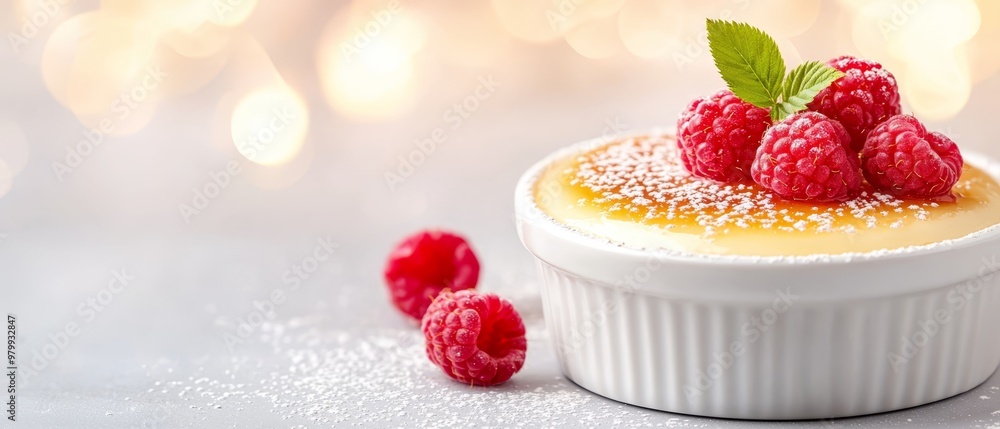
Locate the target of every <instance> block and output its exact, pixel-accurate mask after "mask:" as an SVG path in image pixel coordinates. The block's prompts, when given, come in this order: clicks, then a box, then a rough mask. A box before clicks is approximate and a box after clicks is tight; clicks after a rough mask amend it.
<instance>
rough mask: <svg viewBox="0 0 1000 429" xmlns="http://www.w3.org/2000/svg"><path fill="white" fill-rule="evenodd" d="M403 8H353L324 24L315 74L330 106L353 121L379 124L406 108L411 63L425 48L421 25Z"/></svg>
mask: <svg viewBox="0 0 1000 429" xmlns="http://www.w3.org/2000/svg"><path fill="white" fill-rule="evenodd" d="M408 7H412V6H411V5H410V4H403V6H399V7H398V8H395V9H391V8H389V7H387V6H384V5H381V4H379V3H373V4H365V5H363V6H357V7H354V8H352V9H350V10H349V11H347V12H346V13H344V14H342V15H340V16H337V17H335V18H334V19H333V20H331V21H330V23H328V24H327V26H326V29H325V30H324V32H323V36H322V37H321V39H320V42H319V45H318V48H317V54H316V59H317V64H318V65H317V71H318V74H319V78H320V82H321V84H322V86H323V91H324V94H325V95H326V99H327V101H328V102H329V104H330V106H331V107H333V108H334V109H335V110H337V111H338V112H340V113H342V114H345V115H347V116H350V117H352V118H355V119H362V120H380V119H386V118H390V117H392V116H394V115H395V114H397V113H399V112H400V111H402V110H403V109H404V108H406V107H407V106H408V103H409V102H410V101H411V97H412V95H413V90H414V86H413V78H414V74H415V73H414V63H413V57H414V55H416V54H417V53H418V52H419V51H420V50H421V49H422V48H423V46H424V43H425V41H426V37H427V30H426V28H425V27H424V24H423V23H422V22H421V21H420V19H419V18H418V17H416V16H415V15H414V14H413V13H412V12H410V11H409V10H408V9H407V8H408Z"/></svg>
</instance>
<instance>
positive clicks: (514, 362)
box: [421, 290, 528, 386]
mask: <svg viewBox="0 0 1000 429" xmlns="http://www.w3.org/2000/svg"><path fill="white" fill-rule="evenodd" d="M421 329H422V330H423V332H424V338H425V340H426V341H427V343H426V345H427V357H428V358H430V360H431V362H434V364H435V365H437V366H439V367H441V369H442V370H444V372H445V373H446V374H448V376H450V377H451V378H454V379H455V380H458V381H461V382H463V383H469V384H474V385H480V386H493V385H496V384H500V383H503V382H505V381H507V380H508V379H510V377H511V376H512V375H514V373H516V372H518V371H520V370H521V366H522V365H524V355H525V352H526V351H527V348H528V342H527V340H526V339H525V338H524V323H523V322H522V321H521V316H520V315H519V314H518V313H517V310H515V309H514V306H513V305H511V303H510V301H507V300H506V299H503V298H500V297H499V296H497V295H494V294H492V293H480V292H476V291H474V290H463V291H458V292H455V293H452V292H451V291H447V290H446V291H444V292H441V294H440V295H438V296H437V298H435V299H434V302H433V303H431V306H430V308H428V309H427V313H426V314H424V318H423V321H422V322H421Z"/></svg>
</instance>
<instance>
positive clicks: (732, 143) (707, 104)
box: [677, 90, 771, 182]
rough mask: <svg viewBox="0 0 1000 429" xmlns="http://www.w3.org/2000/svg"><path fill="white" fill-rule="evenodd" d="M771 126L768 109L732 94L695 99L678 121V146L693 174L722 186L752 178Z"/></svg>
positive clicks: (685, 164) (722, 92)
mask: <svg viewBox="0 0 1000 429" xmlns="http://www.w3.org/2000/svg"><path fill="white" fill-rule="evenodd" d="M770 125H771V117H770V115H769V113H768V110H767V109H762V108H760V107H757V106H754V105H752V104H750V103H747V102H745V101H743V100H740V99H739V98H738V97H736V95H734V94H733V93H732V91H729V90H722V91H719V92H717V93H716V94H715V95H712V96H711V97H702V98H698V99H695V100H694V101H692V102H691V104H690V105H688V107H687V109H685V110H684V111H682V112H681V115H680V118H678V119H677V146H678V147H679V148H680V155H681V161H683V163H684V168H686V169H687V170H688V171H689V172H690V173H691V174H693V175H695V176H698V177H703V178H706V179H712V180H715V181H719V182H737V181H741V180H746V179H749V178H750V164H751V163H752V162H753V158H754V154H755V153H756V152H757V147H758V146H759V145H760V138H761V136H762V135H763V134H764V131H765V130H766V129H767V127H769V126H770Z"/></svg>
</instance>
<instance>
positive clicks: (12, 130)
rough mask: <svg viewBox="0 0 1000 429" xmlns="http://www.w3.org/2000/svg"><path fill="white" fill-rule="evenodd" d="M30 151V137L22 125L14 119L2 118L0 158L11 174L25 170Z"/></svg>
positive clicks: (0, 124)
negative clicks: (26, 135) (27, 136)
mask: <svg viewBox="0 0 1000 429" xmlns="http://www.w3.org/2000/svg"><path fill="white" fill-rule="evenodd" d="M30 152H31V151H30V148H29V146H28V139H27V138H26V137H25V136H24V132H23V131H21V127H19V126H18V125H17V123H15V122H13V121H8V120H0V160H2V161H3V162H4V163H5V164H6V166H7V168H8V170H9V171H10V174H12V175H17V174H20V173H21V171H24V167H25V166H27V165H28V156H29V154H30Z"/></svg>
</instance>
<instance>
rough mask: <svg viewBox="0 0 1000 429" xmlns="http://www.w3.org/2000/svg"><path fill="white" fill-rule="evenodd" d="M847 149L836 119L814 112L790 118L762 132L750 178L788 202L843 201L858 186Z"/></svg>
mask: <svg viewBox="0 0 1000 429" xmlns="http://www.w3.org/2000/svg"><path fill="white" fill-rule="evenodd" d="M850 145H851V137H850V136H849V135H848V134H847V130H845V129H844V127H843V126H842V125H840V123H839V122H837V121H834V120H832V119H830V118H827V117H826V116H823V115H821V114H819V113H816V112H803V113H798V114H795V115H792V116H789V117H788V118H785V120H783V121H781V122H779V123H777V124H775V125H774V126H773V127H771V128H770V129H769V130H767V132H766V133H764V138H763V139H762V141H761V144H760V149H757V158H756V159H755V160H754V162H753V167H752V169H751V172H752V174H753V179H754V180H755V181H757V183H758V184H760V185H761V186H763V187H764V188H767V189H769V190H771V191H772V192H774V193H775V194H778V196H780V197H781V198H784V199H788V200H806V201H818V202H824V201H846V200H847V199H849V198H850V197H852V196H853V195H854V194H855V193H856V192H857V191H858V189H859V188H860V187H861V172H860V171H859V170H860V165H859V164H860V162H859V161H858V154H856V153H854V151H852V150H851V146H850Z"/></svg>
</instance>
